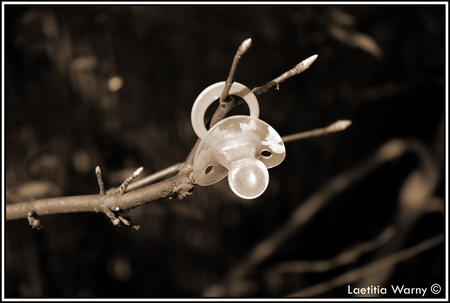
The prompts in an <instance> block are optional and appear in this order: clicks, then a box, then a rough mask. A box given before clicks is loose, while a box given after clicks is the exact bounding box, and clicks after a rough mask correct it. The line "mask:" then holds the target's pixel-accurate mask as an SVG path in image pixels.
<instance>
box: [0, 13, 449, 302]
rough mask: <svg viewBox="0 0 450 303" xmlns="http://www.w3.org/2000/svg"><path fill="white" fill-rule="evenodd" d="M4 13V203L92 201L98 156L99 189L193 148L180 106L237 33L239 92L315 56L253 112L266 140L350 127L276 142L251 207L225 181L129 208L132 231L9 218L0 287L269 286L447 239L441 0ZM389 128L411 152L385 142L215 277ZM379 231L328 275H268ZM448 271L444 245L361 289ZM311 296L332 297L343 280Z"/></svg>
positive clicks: (89, 293)
mask: <svg viewBox="0 0 450 303" xmlns="http://www.w3.org/2000/svg"><path fill="white" fill-rule="evenodd" d="M4 8H5V12H4V13H5V37H4V42H5V44H4V51H5V80H4V81H5V82H4V85H5V99H4V102H5V104H4V105H5V106H4V108H5V138H4V144H5V146H4V147H5V183H6V186H5V188H6V202H7V203H15V202H22V201H28V200H33V199H36V198H45V197H58V196H69V195H86V194H95V193H97V192H98V185H97V181H96V177H95V173H94V171H95V167H96V166H97V165H99V166H100V167H101V168H102V171H103V173H104V181H105V185H106V187H107V188H110V187H115V186H118V185H120V183H121V182H122V181H123V180H124V179H125V178H127V177H128V176H130V175H131V174H132V172H133V171H134V170H135V169H137V168H138V167H140V166H143V167H144V172H143V175H149V174H151V173H154V172H157V171H159V170H161V169H164V168H166V167H168V166H170V165H172V164H175V163H178V162H182V161H184V160H185V158H186V156H187V154H188V153H189V151H190V149H191V147H192V146H193V144H194V143H195V141H196V135H195V133H194V131H193V129H192V127H191V124H190V110H191V107H192V105H193V102H194V100H195V98H196V97H197V96H198V94H199V93H200V92H201V91H202V90H203V89H204V88H206V87H207V86H209V85H211V84H213V83H216V82H219V81H225V80H226V78H227V76H228V72H229V68H230V66H231V62H232V60H233V56H234V54H235V52H236V50H237V48H238V47H239V45H240V44H241V43H242V42H243V41H244V40H245V39H247V38H252V41H253V43H252V46H251V48H250V50H249V51H248V52H247V53H246V54H245V55H244V56H243V57H242V59H241V62H240V63H239V66H238V69H237V72H236V75H235V80H236V81H238V82H240V83H243V84H244V85H246V86H248V87H249V88H250V89H251V88H254V87H257V86H261V85H263V84H264V83H266V82H268V81H270V80H272V79H274V78H275V77H277V76H279V75H280V74H282V73H284V72H285V71H287V70H289V69H291V68H292V67H294V66H295V65H296V64H297V63H299V62H300V61H302V60H304V59H306V58H308V57H309V56H311V55H314V54H318V55H319V57H318V59H317V60H316V62H315V63H314V64H313V65H312V66H311V67H310V68H309V69H308V70H307V71H306V72H304V73H302V74H300V75H297V76H295V77H293V78H290V79H289V80H287V81H286V82H284V83H283V84H281V85H280V90H279V91H277V90H275V89H273V88H272V89H271V90H270V91H268V92H266V93H264V94H262V95H261V96H260V97H259V102H260V107H261V114H260V119H262V120H264V121H266V122H267V123H269V124H270V125H272V126H273V127H274V128H275V129H276V130H277V131H278V132H279V134H280V135H282V136H284V135H289V134H293V133H298V132H302V131H307V130H311V129H315V128H319V127H324V126H327V125H329V124H331V123H332V122H334V121H336V120H340V119H349V120H352V121H353V124H352V125H351V127H350V128H349V129H347V130H345V131H343V132H340V133H335V134H330V135H327V136H323V137H317V138H311V139H306V140H302V141H295V142H290V143H287V144H286V148H287V156H286V159H285V160H284V162H283V163H282V164H281V165H280V166H278V167H276V168H273V169H270V170H269V173H270V184H269V187H268V189H267V191H266V192H265V193H264V194H263V195H262V196H261V197H259V198H257V199H256V200H243V199H240V198H238V197H237V196H235V195H234V194H233V193H232V192H231V190H230V189H229V187H228V183H227V180H226V179H224V180H222V181H221V182H219V183H217V184H215V185H212V186H209V187H199V186H198V187H196V188H195V190H194V192H193V195H192V196H190V197H188V198H186V199H185V200H181V201H180V200H176V199H173V200H169V199H166V200H160V201H157V202H154V203H151V204H148V205H146V206H143V207H139V208H138V209H136V210H133V211H132V212H131V213H130V215H132V216H133V221H132V222H133V223H135V224H139V225H140V226H141V228H140V230H139V231H134V230H131V229H124V228H119V227H115V226H113V225H112V224H111V222H110V219H109V218H107V217H106V216H105V215H104V214H96V213H78V214H64V215H53V216H47V217H42V218H40V219H41V222H42V224H43V226H44V229H43V230H41V231H36V230H34V229H32V228H31V227H30V226H29V225H28V222H27V220H26V219H21V220H15V221H8V222H5V232H4V236H5V237H4V239H5V240H4V241H5V269H4V270H5V280H4V282H3V283H4V290H5V294H4V295H5V297H41V296H43V297H76V298H78V297H130V298H156V297H161V298H163V297H175V298H176V297H199V296H202V295H205V294H206V295H218V296H224V297H227V296H242V297H283V296H287V295H289V294H292V293H294V292H296V291H300V290H302V289H306V288H308V287H310V286H312V285H315V284H317V283H321V282H325V281H328V280H330V279H332V278H335V277H338V276H339V275H341V274H344V273H346V272H348V271H350V270H353V269H356V268H359V267H360V266H363V265H366V264H370V263H371V262H373V261H374V260H378V259H380V258H382V257H385V256H387V255H390V254H391V253H394V252H396V251H401V250H402V249H404V248H407V247H410V246H412V245H415V244H417V243H419V242H421V241H423V240H426V239H428V238H430V237H432V236H434V235H437V234H439V233H441V232H443V230H444V227H445V216H444V212H443V207H444V198H445V185H444V184H446V183H445V177H446V176H445V162H444V161H445V159H444V155H445V148H444V147H445V144H444V142H445V140H444V139H445V138H444V134H445V102H446V100H445V89H446V85H445V84H446V79H445V64H446V62H445V60H446V57H445V54H446V45H445V34H446V33H445V19H446V7H445V6H444V5H399V6H396V5H351V6H327V5H315V6H302V5H280V6H261V5H251V6H246V5H238V6H233V5H227V6H220V5H211V6H200V5H191V6H177V5H161V6H156V5H155V6H152V5H148V6H107V5H105V6H82V5H77V6H70V5H63V6H56V5H55V6H53V5H43V6H27V5H6V6H5V7H4ZM208 113H209V112H208ZM233 113H242V114H248V110H247V108H246V107H245V106H241V107H240V108H238V109H236V111H234V112H233ZM393 139H399V140H401V141H394V142H397V143H398V142H403V143H402V144H409V143H408V142H415V143H414V144H415V145H414V144H413V146H419V147H420V148H419V150H420V152H416V151H414V150H413V151H411V150H408V151H405V152H403V153H401V152H399V155H398V156H395V157H392V158H390V159H388V160H386V161H381V162H379V164H377V165H375V166H374V167H373V168H371V169H370V170H369V171H367V173H364V174H362V175H361V176H358V177H357V178H354V179H350V180H351V181H349V182H350V184H349V185H348V186H347V187H346V188H345V189H343V190H341V191H338V192H337V193H336V194H333V195H332V196H331V197H330V198H329V199H327V203H325V204H324V205H323V207H321V208H320V210H319V211H318V212H316V213H315V214H314V216H311V217H310V218H309V220H308V222H307V223H306V224H305V225H302V227H301V228H300V227H299V228H298V229H296V228H294V230H295V232H294V233H293V234H292V235H291V236H290V237H288V238H287V239H286V240H285V241H283V242H282V243H281V244H280V245H279V246H277V249H276V250H275V251H274V252H273V253H271V254H270V255H269V256H268V257H267V258H265V259H264V260H263V261H262V262H259V263H257V264H256V265H255V266H253V267H251V268H250V269H249V270H248V272H247V273H246V274H245V277H244V278H243V280H245V281H246V283H241V284H239V285H240V288H239V289H238V290H237V289H236V287H234V288H233V287H231V288H229V289H228V290H226V289H227V288H226V287H224V286H223V283H222V282H223V277H225V276H226V275H227V274H228V273H229V272H230V271H231V270H232V269H233V268H234V267H235V266H237V265H238V264H246V263H245V262H246V261H245V260H246V258H247V255H248V253H249V252H250V251H251V250H252V248H253V247H255V245H257V244H258V243H260V241H262V240H264V239H266V238H267V237H269V236H270V235H271V234H272V233H273V232H275V231H277V230H279V228H280V227H281V226H283V225H284V224H286V222H287V220H288V218H289V217H290V216H291V214H292V213H293V212H294V211H295V210H296V209H297V208H298V207H301V206H302V205H304V203H305V201H307V200H308V197H311V196H312V195H314V194H315V193H317V192H321V189H322V188H323V186H325V185H326V184H328V183H329V182H330V181H331V180H333V178H334V177H336V176H338V175H340V174H343V176H344V177H346V176H348V175H346V173H345V172H348V171H352V170H353V169H362V170H364V169H366V170H367V167H368V166H367V165H366V164H364V163H366V162H364V161H366V159H372V160H373V158H371V157H372V155H373V154H374V153H375V152H376V151H377V150H378V149H379V148H380V147H381V146H383V144H385V143H386V142H389V141H390V140H393ZM405 142H406V143H405ZM402 144H397V145H396V144H392V145H389V146H390V149H388V150H390V151H392V152H393V153H394V154H395V153H396V152H398V151H399V150H401V146H404V145H402ZM407 146H409V145H407ZM416 150H417V149H416ZM372 160H369V163H372V162H373V161H372ZM371 161H372V162H371ZM344 179H345V178H344ZM345 180H348V179H345ZM408 180H412V181H411V182H412V183H411V182H410V183H408V184H409V185H408V184H407V183H405V182H407V181H408ZM344 183H345V182H344ZM411 184H413V185H411ZM324 194H326V192H324ZM402 197H406V198H402ZM408 197H409V198H408ZM416 200H417V201H416ZM405 201H406V202H405ZM411 201H412V202H411ZM414 201H415V202H417V203H415V204H414V203H413V202H414ZM408 203H409V204H408ZM313 204H314V203H312V205H313ZM411 209H414V211H411V212H409V210H411ZM417 209H418V210H417ZM411 213H413V214H412V215H411ZM405 222H406V223H405ZM387 226H395V227H396V228H397V229H396V230H397V233H395V234H394V235H393V236H392V238H390V240H389V241H388V242H387V243H385V244H384V246H380V247H378V248H373V249H371V250H369V251H368V252H367V253H365V254H362V255H361V256H359V257H357V258H356V257H355V258H354V259H353V260H352V261H351V262H347V263H346V264H344V265H343V266H340V267H339V268H337V269H334V270H327V271H324V272H317V271H312V272H311V271H310V272H289V273H285V272H281V273H279V274H275V278H274V274H273V272H274V271H273V269H274V268H277V266H278V265H280V264H282V263H283V262H286V261H296V260H297V261H298V260H302V261H312V260H330V259H332V258H333V257H334V256H336V255H338V254H340V253H342V252H344V251H347V250H350V249H352V248H355V247H357V246H358V245H359V244H361V243H365V242H367V241H370V240H371V239H374V238H376V237H377V235H379V234H380V233H381V232H382V231H383V230H385V228H386V227H387ZM240 262H244V263H240ZM445 267H446V264H445V247H444V245H443V244H440V245H437V246H435V247H433V248H430V249H428V250H427V251H426V252H424V253H422V254H417V255H416V256H414V257H411V258H409V259H408V260H406V261H405V262H401V263H398V264H396V266H395V267H393V268H392V271H391V272H389V273H387V274H386V275H385V276H383V277H382V276H381V275H378V276H376V275H375V276H373V275H372V276H371V277H372V278H371V279H373V280H370V283H378V284H372V285H380V286H381V287H388V286H389V285H391V284H400V285H402V284H404V285H405V286H407V287H430V286H431V285H432V284H434V283H440V285H441V286H442V287H443V289H444V290H445V282H446V281H445V277H444V272H445V271H444V268H445ZM275 272H276V271H275ZM361 278H366V279H368V278H370V276H366V277H363V276H362V277H361ZM377 279H378V280H377ZM274 281H277V282H274ZM358 281H361V280H358ZM358 281H355V282H354V283H353V284H352V285H353V286H358V285H359V286H360V287H366V286H370V285H371V284H370V283H369V282H367V283H369V284H367V285H363V284H361V283H362V282H358ZM358 283H359V284H358ZM211 285H222V286H223V287H222V288H220V287H219V288H213V289H212V290H211V287H210V286H211ZM383 285H384V286H383ZM214 289H222V290H221V291H214ZM224 289H225V290H224ZM443 293H444V291H443V292H442V293H441V294H439V295H431V294H430V292H427V294H426V297H430V298H437V297H442V296H443ZM315 296H318V297H347V296H349V295H348V294H347V284H346V285H344V286H342V285H341V286H339V287H337V286H336V287H330V288H329V289H326V290H324V291H322V292H321V293H319V294H316V295H315ZM397 297H398V296H397ZM413 297H414V296H413ZM416 297H417V296H416Z"/></svg>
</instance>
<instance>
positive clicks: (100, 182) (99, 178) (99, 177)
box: [95, 166, 106, 196]
mask: <svg viewBox="0 0 450 303" xmlns="http://www.w3.org/2000/svg"><path fill="white" fill-rule="evenodd" d="M95 174H96V175H97V182H98V186H99V187H100V195H101V196H104V195H105V194H106V193H105V185H104V184H103V177H102V170H101V169H100V166H97V167H96V168H95Z"/></svg>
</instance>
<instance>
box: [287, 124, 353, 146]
mask: <svg viewBox="0 0 450 303" xmlns="http://www.w3.org/2000/svg"><path fill="white" fill-rule="evenodd" d="M351 124H352V121H350V120H339V121H336V122H334V123H333V124H330V125H329V126H327V127H323V128H318V129H315V130H310V131H306V132H302V133H297V134H293V135H288V136H283V137H281V139H282V140H283V142H284V143H287V142H292V141H295V140H300V139H306V138H312V137H318V136H323V135H326V134H330V133H335V132H338V131H342V130H344V129H346V128H347V127H349V126H350V125H351Z"/></svg>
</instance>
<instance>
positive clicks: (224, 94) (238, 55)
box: [219, 38, 252, 104]
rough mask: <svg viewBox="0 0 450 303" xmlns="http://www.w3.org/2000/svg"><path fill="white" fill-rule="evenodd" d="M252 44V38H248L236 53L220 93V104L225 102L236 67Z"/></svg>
mask: <svg viewBox="0 0 450 303" xmlns="http://www.w3.org/2000/svg"><path fill="white" fill-rule="evenodd" d="M251 45H252V39H251V38H248V39H247V40H245V41H244V42H242V44H241V45H240V46H239V48H238V50H237V52H236V54H235V55H234V59H233V63H232V64H231V69H230V72H229V74H228V78H227V81H226V82H225V87H224V88H223V91H222V94H221V95H220V100H219V102H220V104H223V102H224V100H225V98H226V97H227V96H228V92H229V91H230V88H231V85H232V84H233V78H234V73H235V72H236V67H237V65H238V63H239V60H240V59H241V57H242V55H243V54H245V52H246V51H247V50H248V49H249V48H250V46H251Z"/></svg>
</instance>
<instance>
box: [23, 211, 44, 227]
mask: <svg viewBox="0 0 450 303" xmlns="http://www.w3.org/2000/svg"><path fill="white" fill-rule="evenodd" d="M35 216H37V215H36V213H35V212H34V211H30V212H28V213H27V219H28V224H30V225H31V227H32V228H34V229H37V230H41V229H43V228H44V226H42V224H41V221H40V220H37V219H36V218H35Z"/></svg>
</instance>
